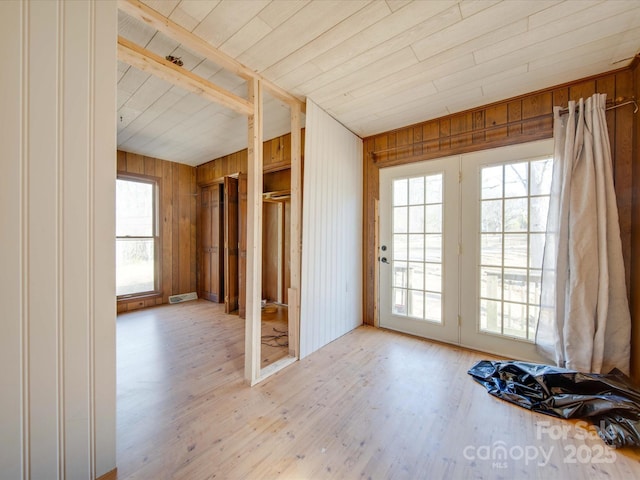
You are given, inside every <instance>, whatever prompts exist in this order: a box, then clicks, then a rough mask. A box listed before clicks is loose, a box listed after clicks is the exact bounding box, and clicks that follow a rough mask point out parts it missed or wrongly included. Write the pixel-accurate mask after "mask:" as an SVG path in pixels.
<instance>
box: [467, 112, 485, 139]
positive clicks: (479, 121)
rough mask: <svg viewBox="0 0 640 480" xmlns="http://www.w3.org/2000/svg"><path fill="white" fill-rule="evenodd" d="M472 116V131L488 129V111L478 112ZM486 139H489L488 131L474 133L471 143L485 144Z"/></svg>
mask: <svg viewBox="0 0 640 480" xmlns="http://www.w3.org/2000/svg"><path fill="white" fill-rule="evenodd" d="M471 115H472V119H471V130H478V129H482V128H484V127H486V120H485V115H486V111H485V110H477V111H475V112H473V113H472V114H471ZM486 138H487V132H486V131H482V132H479V133H474V134H473V135H472V137H471V143H473V144H476V143H483V142H485V140H486Z"/></svg>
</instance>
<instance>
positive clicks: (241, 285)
mask: <svg viewBox="0 0 640 480" xmlns="http://www.w3.org/2000/svg"><path fill="white" fill-rule="evenodd" d="M238 226H239V228H238V232H239V234H238V236H239V238H238V245H239V247H238V314H239V315H240V318H245V315H246V306H247V174H246V173H241V174H239V175H238Z"/></svg>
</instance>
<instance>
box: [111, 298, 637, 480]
mask: <svg viewBox="0 0 640 480" xmlns="http://www.w3.org/2000/svg"><path fill="white" fill-rule="evenodd" d="M223 312H224V309H223V306H222V305H219V304H214V303H210V302H206V301H203V300H198V301H194V302H186V303H183V304H177V305H163V306H159V307H155V308H151V309H145V310H139V311H135V312H128V313H125V314H122V315H120V316H119V317H118V330H117V334H118V403H117V406H118V407H117V408H118V431H117V439H118V460H117V466H118V479H120V480H122V479H149V478H153V479H185V480H186V479H189V480H199V479H212V478H224V479H236V478H237V479H263V478H264V479H275V478H284V479H302V478H313V479H322V478H332V479H333V478H371V479H386V478H407V479H415V478H429V479H441V478H442V479H445V478H446V479H458V478H477V479H494V478H496V479H497V478H518V479H529V478H531V479H534V478H545V479H552V478H562V479H572V478H575V479H583V478H588V479H596V478H610V479H623V478H638V476H639V475H640V463H639V459H640V454H638V453H636V452H633V451H616V452H615V459H614V461H613V462H612V463H597V462H596V461H595V460H593V461H591V459H595V458H596V454H597V453H598V452H599V451H600V449H602V446H603V445H604V444H603V443H602V441H601V440H600V439H597V438H586V439H583V438H580V437H581V436H584V435H582V434H583V433H584V432H585V430H584V428H582V429H581V428H580V425H579V424H577V423H576V422H570V421H564V420H559V419H554V418H552V417H547V416H544V415H541V414H536V413H531V412H529V411H526V410H524V409H521V408H518V407H515V406H513V405H510V404H507V403H505V402H503V401H500V400H498V399H495V398H493V397H491V396H490V395H488V394H487V393H486V391H485V389H484V387H482V386H480V385H478V384H476V383H475V382H474V381H473V380H471V378H470V377H469V376H468V375H467V373H466V372H467V370H468V369H469V367H471V366H472V365H473V364H474V363H475V362H476V361H477V360H480V359H483V358H487V357H488V356H487V355H484V354H481V353H477V352H471V351H467V350H464V349H460V348H455V347H451V346H447V345H443V344H439V343H434V342H429V341H426V340H421V339H417V338H413V337H409V336H406V335H401V334H397V333H394V332H389V331H385V330H379V329H375V328H373V327H361V328H358V329H356V330H354V331H352V332H350V333H348V334H347V335H345V336H343V337H341V338H339V339H338V340H335V341H334V342H332V343H330V344H329V345H327V346H325V347H324V348H322V349H321V350H319V351H318V352H316V353H314V354H312V355H310V356H309V357H307V358H305V359H304V360H302V361H300V362H297V363H295V364H293V365H291V366H290V367H288V368H286V369H284V370H283V371H281V372H279V373H277V374H275V375H274V376H272V377H271V378H269V379H268V380H266V381H264V382H263V383H261V384H259V385H257V386H255V387H253V388H250V387H248V386H247V385H246V384H245V383H244V380H243V366H244V355H243V348H244V321H243V320H242V319H239V318H238V317H237V316H233V315H226V314H224V313H223ZM542 422H547V423H544V424H543V423H542ZM543 425H546V426H547V428H552V427H553V428H554V430H553V431H554V432H557V431H560V428H562V427H564V429H565V431H566V432H567V433H566V435H565V436H566V438H556V436H553V435H549V434H548V433H544V432H543V433H541V431H542V430H541V428H542V426H543ZM545 432H546V430H545ZM500 445H505V446H506V448H507V449H508V450H507V452H512V453H508V454H507V458H506V459H497V460H496V459H491V458H489V459H484V457H483V455H484V453H485V452H486V451H489V453H492V452H494V451H497V450H496V449H497V447H498V446H500ZM482 448H484V449H485V450H484V451H483V450H482ZM492 448H493V451H492V450H491V449H492ZM540 448H544V451H545V452H549V450H550V449H551V456H550V460H549V461H548V463H545V464H544V465H539V464H538V463H542V462H544V460H543V458H542V456H541V454H540V453H539V452H540ZM574 448H575V449H579V450H580V452H582V454H583V456H582V457H580V459H579V460H578V461H576V463H566V462H568V461H570V460H571V459H572V457H571V455H570V453H571V451H572V449H574ZM487 449H488V450H487ZM509 449H511V450H509ZM527 449H528V450H527ZM520 451H529V452H530V453H533V452H534V451H535V452H538V457H537V458H535V459H530V460H525V458H524V457H523V458H517V457H518V454H519V452H520ZM586 454H589V455H591V456H590V457H589V458H590V460H589V461H584V459H585V458H587V456H586ZM610 455H612V454H610ZM599 458H600V457H599ZM601 458H605V457H601ZM606 458H612V457H611V456H610V457H606Z"/></svg>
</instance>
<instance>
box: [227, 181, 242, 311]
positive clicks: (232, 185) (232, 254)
mask: <svg viewBox="0 0 640 480" xmlns="http://www.w3.org/2000/svg"><path fill="white" fill-rule="evenodd" d="M238 233H239V223H238V179H236V178H232V177H225V178H224V288H225V295H224V311H225V312H226V313H231V312H234V311H236V310H237V309H238V287H239V283H238V282H239V279H238V260H239V258H238Z"/></svg>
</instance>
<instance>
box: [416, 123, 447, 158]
mask: <svg viewBox="0 0 640 480" xmlns="http://www.w3.org/2000/svg"><path fill="white" fill-rule="evenodd" d="M438 132H439V136H440V137H442V139H441V140H440V145H439V147H438V150H448V149H450V148H451V136H450V135H451V119H450V118H443V119H442V120H440V121H439V122H438ZM414 152H415V150H414Z"/></svg>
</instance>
